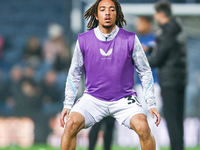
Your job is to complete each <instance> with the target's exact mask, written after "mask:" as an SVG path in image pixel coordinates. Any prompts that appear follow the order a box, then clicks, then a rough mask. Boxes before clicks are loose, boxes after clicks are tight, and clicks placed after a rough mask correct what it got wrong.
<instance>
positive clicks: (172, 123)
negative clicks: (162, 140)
mask: <svg viewBox="0 0 200 150" xmlns="http://www.w3.org/2000/svg"><path fill="white" fill-rule="evenodd" d="M155 10H156V11H155V14H154V19H155V21H156V22H157V23H158V24H159V26H160V29H159V31H158V32H157V35H156V49H155V51H154V54H153V55H152V56H151V57H148V60H149V64H150V65H151V67H158V69H159V74H158V77H159V84H160V87H161V95H162V99H163V110H164V117H165V119H166V121H167V127H168V132H169V137H170V143H171V149H172V150H183V149H184V141H183V133H184V131H183V119H184V104H185V102H184V95H185V87H186V84H187V67H186V66H187V65H186V63H187V61H186V39H185V37H184V34H183V31H182V27H181V24H180V22H179V21H177V19H175V18H173V17H172V12H171V4H170V3H169V2H167V1H159V2H157V3H156V4H155Z"/></svg>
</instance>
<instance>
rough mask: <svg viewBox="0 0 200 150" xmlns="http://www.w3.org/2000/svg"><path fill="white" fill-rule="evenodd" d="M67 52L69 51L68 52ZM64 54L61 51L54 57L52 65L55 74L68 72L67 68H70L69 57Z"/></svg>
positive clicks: (64, 52)
mask: <svg viewBox="0 0 200 150" xmlns="http://www.w3.org/2000/svg"><path fill="white" fill-rule="evenodd" d="M68 52H69V50H68ZM68 52H66V50H65V49H62V50H61V51H60V53H58V54H57V55H56V59H55V63H54V69H55V70H56V71H57V72H68V71H69V66H70V62H71V59H70V55H69V53H68Z"/></svg>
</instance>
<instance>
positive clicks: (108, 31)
mask: <svg viewBox="0 0 200 150" xmlns="http://www.w3.org/2000/svg"><path fill="white" fill-rule="evenodd" d="M99 29H100V31H101V32H102V33H103V34H110V33H111V32H112V31H113V30H114V29H115V25H112V26H110V27H104V26H99Z"/></svg>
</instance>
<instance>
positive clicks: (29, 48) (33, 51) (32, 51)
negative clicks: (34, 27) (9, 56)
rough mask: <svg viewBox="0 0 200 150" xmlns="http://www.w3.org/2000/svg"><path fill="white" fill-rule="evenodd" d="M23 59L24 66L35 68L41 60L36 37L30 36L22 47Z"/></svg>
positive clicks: (39, 46)
mask: <svg viewBox="0 0 200 150" xmlns="http://www.w3.org/2000/svg"><path fill="white" fill-rule="evenodd" d="M23 59H24V61H25V64H26V65H30V66H32V67H37V66H38V65H39V63H40V62H41V60H42V48H41V45H40V41H39V39H38V37H36V36H32V37H30V38H29V39H28V41H27V43H26V45H25V47H24V55H23Z"/></svg>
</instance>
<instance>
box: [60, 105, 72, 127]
mask: <svg viewBox="0 0 200 150" xmlns="http://www.w3.org/2000/svg"><path fill="white" fill-rule="evenodd" d="M69 112H70V109H68V108H63V110H62V112H61V115H60V126H61V127H62V128H64V125H65V120H64V119H65V116H66V119H67V120H68V118H69Z"/></svg>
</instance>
